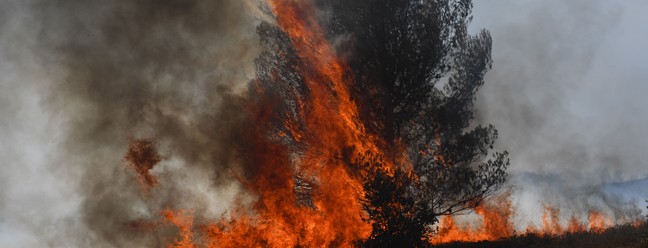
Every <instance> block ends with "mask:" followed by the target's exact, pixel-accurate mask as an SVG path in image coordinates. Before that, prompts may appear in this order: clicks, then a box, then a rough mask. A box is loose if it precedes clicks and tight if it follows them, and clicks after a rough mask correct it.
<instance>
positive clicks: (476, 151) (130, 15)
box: [66, 0, 616, 247]
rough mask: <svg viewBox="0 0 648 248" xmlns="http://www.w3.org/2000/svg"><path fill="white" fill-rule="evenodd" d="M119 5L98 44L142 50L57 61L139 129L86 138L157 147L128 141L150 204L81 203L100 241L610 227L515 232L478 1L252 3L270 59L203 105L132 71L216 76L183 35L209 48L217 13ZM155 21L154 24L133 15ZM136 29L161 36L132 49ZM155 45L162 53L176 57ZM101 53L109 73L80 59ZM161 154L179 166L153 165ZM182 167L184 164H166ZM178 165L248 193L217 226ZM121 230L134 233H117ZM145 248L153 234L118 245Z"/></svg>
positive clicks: (196, 243)
mask: <svg viewBox="0 0 648 248" xmlns="http://www.w3.org/2000/svg"><path fill="white" fill-rule="evenodd" d="M216 2H218V1H216ZM223 2H225V3H228V4H224V5H228V6H229V5H232V6H235V5H236V4H237V3H238V4H240V3H239V2H240V1H235V2H236V3H233V2H229V1H223ZM119 3H120V4H117V5H116V6H119V7H121V8H123V9H118V10H117V11H116V13H118V14H116V15H115V16H112V17H114V18H115V19H118V20H124V21H123V23H121V24H122V26H125V27H127V28H126V29H124V27H122V26H120V25H119V24H115V25H114V26H112V25H106V27H103V28H104V30H102V31H104V33H102V36H105V37H106V39H110V41H111V44H113V46H114V47H115V48H118V49H112V50H117V51H122V52H123V51H127V52H125V53H130V52H131V51H133V52H136V53H137V54H136V55H135V56H132V55H131V54H127V55H128V56H123V57H120V56H101V55H105V54H103V53H102V52H103V51H108V50H111V49H103V48H105V47H103V46H102V47H101V48H102V49H91V48H92V46H91V45H88V47H83V46H81V45H79V46H80V47H81V48H78V47H75V49H71V48H68V49H69V50H70V51H68V52H70V54H73V55H74V56H78V58H79V59H78V61H76V60H66V62H67V63H71V65H70V66H71V67H80V68H82V69H85V71H87V75H86V74H83V75H80V76H78V77H70V78H71V79H70V81H71V82H72V83H70V85H71V87H70V88H73V89H74V90H78V89H83V90H78V91H79V92H81V93H79V94H88V95H87V96H86V97H87V98H88V99H91V102H92V101H96V102H93V103H95V105H92V106H91V107H92V108H96V109H98V110H96V111H97V112H101V111H103V112H105V113H107V114H106V116H111V118H113V117H112V116H120V117H121V118H123V119H125V120H128V123H129V125H130V122H131V120H137V121H134V123H135V124H132V126H135V127H134V128H132V129H133V130H130V129H129V130H128V131H122V129H121V128H122V127H121V126H118V125H115V126H111V125H112V123H113V122H112V120H111V119H107V120H106V119H102V118H104V117H102V116H104V115H97V116H93V117H92V118H97V120H94V119H93V121H96V123H98V124H96V126H97V127H95V129H96V130H105V129H107V128H114V129H116V130H119V131H118V132H117V133H119V134H124V133H126V134H125V135H124V136H128V135H132V134H131V133H136V134H138V135H135V136H143V137H147V136H149V137H157V138H159V139H156V140H152V139H136V140H131V141H130V144H129V145H128V148H127V151H126V155H125V156H124V157H123V158H124V161H125V162H126V164H127V165H128V167H129V168H131V169H132V171H134V173H135V175H136V181H139V182H140V184H141V186H142V187H141V188H142V189H144V191H145V192H148V193H147V194H135V193H132V192H131V191H132V190H133V189H132V188H133V187H132V185H133V184H132V183H131V182H130V181H124V180H117V179H115V180H114V182H113V181H112V179H105V178H104V179H101V180H104V181H101V182H100V183H94V182H93V184H92V185H94V186H95V187H94V188H92V189H88V190H89V191H91V192H90V193H89V194H92V195H93V196H95V197H94V198H90V197H89V198H88V199H86V202H85V205H84V211H86V213H85V216H86V217H87V216H91V217H87V220H86V221H87V222H88V223H87V224H88V226H89V227H90V229H92V232H94V233H97V234H98V236H101V237H102V238H103V239H105V241H106V242H108V243H110V244H113V245H115V246H129V245H131V246H132V244H133V243H134V244H137V245H135V246H138V245H139V246H146V245H149V246H155V245H157V246H166V245H168V246H169V247H402V246H407V247H429V246H434V245H440V244H445V243H448V242H456V241H483V240H499V239H502V238H507V237H512V236H516V235H520V234H521V233H524V234H537V235H562V234H566V233H576V232H583V231H594V232H599V233H600V232H603V230H604V229H605V228H606V227H609V226H610V225H613V224H616V222H615V221H611V220H610V219H609V217H608V216H606V215H604V214H603V213H602V212H598V211H595V210H592V211H591V212H590V214H589V216H588V218H587V220H582V219H579V218H577V217H573V218H571V219H570V220H569V221H568V222H566V221H564V220H563V219H561V218H560V212H559V210H558V209H557V208H553V207H549V206H548V207H546V210H545V213H544V222H543V224H542V227H541V228H536V227H533V226H529V227H527V229H526V231H524V232H520V231H519V230H520V229H519V227H517V226H515V225H514V223H513V220H512V218H513V217H514V216H515V211H514V209H515V207H514V206H513V204H512V202H511V199H510V197H511V193H510V192H504V193H503V194H496V193H497V192H498V191H499V190H500V188H501V187H502V185H503V184H504V182H505V180H506V178H507V167H508V166H509V159H508V152H506V151H495V150H494V143H495V141H496V139H497V130H496V129H495V127H493V126H492V125H479V124H478V123H476V122H475V121H474V119H475V116H474V115H475V110H476V109H475V104H474V102H475V96H476V93H477V91H478V90H479V88H480V87H481V86H482V85H483V84H484V75H485V73H486V72H487V70H489V69H490V67H491V64H492V61H491V42H492V40H491V37H490V34H489V33H488V31H486V30H482V31H481V32H479V33H478V34H476V35H469V34H468V32H467V26H468V24H469V22H470V19H471V18H470V14H471V9H472V4H471V2H470V1H466V0H439V1H414V0H405V1H391V0H357V1H346V0H303V1H296V0H267V1H265V2H262V3H259V4H260V7H259V8H258V9H256V10H258V12H259V13H256V14H257V15H259V20H258V21H259V24H258V27H257V28H256V34H257V35H258V38H259V42H260V46H261V48H262V49H261V51H260V52H259V55H258V56H257V57H256V59H255V60H254V65H255V67H254V70H255V75H254V79H252V80H251V81H249V82H248V83H247V84H245V86H244V87H243V90H240V89H239V91H236V90H233V89H230V88H228V87H227V86H220V85H219V86H210V87H206V89H207V90H205V91H206V92H208V93H205V96H206V97H205V98H206V99H207V100H205V101H206V102H207V104H203V103H205V102H199V101H198V100H195V99H194V95H195V94H196V93H195V92H191V90H189V93H186V95H189V96H190V97H188V98H191V99H176V98H174V97H173V96H175V95H174V94H176V91H182V89H180V88H181V86H177V85H176V83H175V82H173V83H168V82H166V81H164V80H168V78H164V77H162V76H160V78H154V79H156V80H158V79H159V80H160V81H162V83H159V84H151V85H154V86H151V85H146V84H141V85H144V86H141V85H139V84H136V83H131V82H138V81H140V80H143V81H145V80H146V79H145V76H141V75H139V74H134V75H131V74H129V73H128V72H130V71H135V69H132V70H131V68H130V67H133V66H141V67H136V68H138V70H141V71H145V72H146V73H150V74H164V73H167V72H169V73H170V74H173V73H176V74H179V75H182V77H181V78H182V79H183V80H185V81H191V80H198V79H196V78H197V77H193V76H191V75H189V74H190V73H187V72H186V70H185V69H184V67H182V66H183V64H192V65H193V64H198V65H200V69H201V70H204V71H209V70H211V69H212V68H211V67H210V66H214V64H213V61H212V59H211V58H205V57H208V56H202V55H200V56H196V57H199V58H201V59H202V60H200V61H199V62H195V61H193V59H192V58H193V57H191V56H189V55H187V54H190V53H191V52H193V51H195V49H196V48H195V47H192V46H190V45H186V44H185V43H187V44H193V43H192V42H193V40H192V39H190V40H189V41H186V40H182V39H183V37H190V38H196V40H200V39H203V40H209V39H218V37H215V36H209V35H205V36H202V34H203V33H207V31H209V30H207V29H203V28H204V27H203V26H201V25H200V24H199V23H200V22H211V21H214V19H212V18H216V17H213V16H212V15H213V13H211V14H207V15H208V16H209V17H205V16H203V15H206V14H205V13H206V12H203V9H205V6H210V7H214V6H211V5H209V3H208V1H203V2H201V1H196V2H195V3H194V2H191V1H175V0H169V1H159V2H158V1H138V2H131V1H119ZM246 3H248V4H249V2H247V1H246ZM216 5H218V4H216ZM133 6H135V7H133ZM142 6H143V7H142ZM100 7H101V6H99V7H97V8H99V9H101V8H100ZM148 7H151V8H152V11H150V14H149V12H146V13H141V14H140V13H139V12H137V11H132V10H133V9H137V8H148ZM131 8H132V9H131ZM178 10H181V11H178ZM120 11H121V12H120ZM136 12H137V14H135V13H136ZM180 12H183V13H184V12H186V13H192V14H195V15H196V16H200V17H202V18H203V19H200V18H196V19H197V20H194V19H191V18H188V17H186V16H185V15H189V14H183V13H180ZM198 19H199V20H198ZM218 20H220V19H218ZM131 21H132V23H131ZM118 23H119V22H118ZM169 23H171V24H174V25H169ZM131 24H132V25H131ZM149 26H151V27H154V28H150V27H149ZM167 26H172V27H173V28H168V29H165V28H167ZM176 27H182V28H185V29H187V30H185V31H183V32H179V33H178V34H177V37H174V38H178V40H179V41H178V42H177V44H176V43H174V39H172V38H169V37H166V36H164V35H162V33H165V32H167V31H168V32H177V30H176ZM131 29H132V30H131ZM142 30H154V31H151V33H150V34H149V33H147V34H146V35H142V34H140V32H141V31H142ZM196 33H198V34H200V35H196ZM174 34H176V33H174ZM192 35H195V37H194V36H192ZM160 36H164V37H165V38H166V39H168V40H165V39H158V38H159V37H160ZM89 40H90V41H87V42H90V43H91V42H92V39H90V38H89ZM160 43H164V44H167V43H171V45H169V46H170V47H172V48H173V49H166V48H168V47H166V46H164V45H160ZM133 44H136V45H133ZM198 44H200V43H198ZM122 46H123V47H122ZM131 46H133V47H131ZM140 46H141V47H140ZM135 48H136V49H135ZM140 48H141V49H140ZM174 49H175V50H174ZM192 49H193V50H192ZM110 55H112V54H110ZM176 55H177V56H176ZM85 56H88V57H85ZM94 57H101V58H105V61H104V60H102V61H92V63H88V62H87V61H90V59H87V58H94ZM223 57H224V58H227V59H222V60H223V61H225V60H227V61H231V60H233V59H236V58H233V57H235V56H234V55H232V57H228V56H223ZM70 61H72V62H70ZM124 61H126V62H128V63H126V62H124ZM160 61H162V62H160ZM167 61H174V62H167ZM93 63H96V64H93ZM156 63H161V64H162V65H159V64H156ZM167 63H168V64H167ZM122 64H124V65H129V66H125V67H126V68H125V69H124V68H121V67H120V66H121V65H122ZM217 64H218V65H221V64H220V62H219V63H217ZM222 64H224V65H229V64H228V63H226V62H222ZM86 67H88V68H86ZM232 67H235V66H232ZM152 68H153V69H152ZM179 68H180V69H179ZM220 69H221V68H219V70H220ZM228 69H232V68H228ZM234 69H236V68H234ZM111 70H115V71H111ZM223 70H226V69H223ZM122 71H124V72H123V73H122ZM117 72H118V73H117ZM84 73H85V72H84ZM113 74H118V75H119V78H118V79H115V81H117V82H118V83H120V85H119V86H121V87H122V88H126V92H129V93H128V94H133V96H130V95H128V96H129V97H131V98H132V99H131V98H128V97H124V98H127V99H128V100H129V101H127V102H126V105H127V107H124V109H127V111H123V112H121V111H119V110H115V109H122V108H117V107H113V105H112V104H114V105H118V104H121V102H120V101H114V100H113V99H114V98H115V97H123V95H124V93H123V92H121V91H119V90H116V89H117V88H119V87H114V88H111V87H106V86H105V85H111V84H110V83H112V82H110V83H107V82H103V81H102V80H106V79H105V78H109V77H105V76H106V75H113ZM187 75H189V76H187ZM210 75H211V74H210ZM185 77H186V78H185ZM77 78H80V79H77ZM75 80H78V81H75ZM120 80H123V81H120ZM156 80H152V81H156ZM210 80H212V79H210ZM221 80H225V79H221ZM86 81H87V82H91V83H86ZM94 82H103V83H102V84H101V85H102V86H101V87H105V91H106V92H108V93H105V94H104V93H102V94H104V95H102V94H99V93H95V91H86V90H85V89H87V88H90V87H91V86H93V85H91V84H92V83H94ZM167 83H168V85H167ZM86 84H88V85H86ZM79 85H81V86H83V87H80V86H79ZM196 85H198V84H196ZM77 86H78V87H77ZM167 87H168V88H167ZM196 87H197V86H196ZM152 89H160V90H159V91H154V90H152ZM75 92H76V91H75ZM133 92H134V93H133ZM151 92H157V94H153V93H151ZM160 92H162V93H160ZM92 94H99V95H97V96H95V95H92ZM178 94H179V93H178ZM84 96H85V95H84ZM183 96H184V95H183ZM201 96H202V95H201ZM212 97H213V98H214V99H216V98H217V99H218V103H212V102H211V101H212ZM196 98H199V97H196ZM101 101H106V102H109V104H105V103H103V102H101ZM194 101H196V102H199V103H201V104H197V103H196V102H194ZM213 101H216V100H213ZM176 103H178V106H181V107H177V106H176V105H175V104H176ZM187 106H189V107H191V108H201V107H204V108H205V109H206V110H204V111H203V110H202V109H201V111H194V112H191V113H189V112H190V111H186V110H187V109H183V108H182V107H187ZM121 107H123V106H121ZM189 107H187V108H189ZM89 108H90V107H89ZM93 110H95V109H93ZM99 110H101V111H99ZM114 118H118V117H114ZM158 129H159V130H158ZM111 130H112V129H111ZM142 130H144V131H142ZM88 133H92V132H88ZM142 134H144V135H142ZM149 134H150V135H149ZM106 137H107V138H106ZM106 137H104V139H109V140H112V138H113V136H109V135H106ZM158 142H159V143H160V144H164V145H165V146H163V147H165V148H167V147H168V148H170V149H168V151H170V152H171V153H174V154H166V153H164V154H163V155H161V154H159V153H158V150H157V148H156V144H158ZM80 150H82V149H80ZM163 158H164V160H163ZM167 158H172V159H167ZM178 161H182V162H183V163H185V165H187V166H186V168H184V167H182V166H176V167H180V168H181V169H177V168H176V167H174V165H173V164H174V163H175V162H178ZM161 163H162V164H163V165H164V166H160V165H158V164H161ZM156 166H157V167H156ZM154 168H156V169H154ZM183 169H186V170H187V171H198V172H199V173H196V174H200V176H204V174H209V176H205V177H207V178H208V180H209V184H208V185H206V186H205V187H209V190H212V189H214V188H219V187H224V185H226V184H227V183H226V182H229V181H235V183H236V184H235V185H236V187H240V190H239V191H236V190H232V191H233V192H236V193H235V196H234V197H232V198H234V200H233V202H234V204H233V206H228V207H229V208H227V211H221V212H219V214H216V215H214V214H213V213H210V212H209V211H208V209H206V207H204V206H205V205H209V204H211V203H214V202H209V201H208V200H204V199H202V198H201V197H198V196H201V195H200V194H197V193H196V194H195V195H192V194H191V193H190V191H191V190H193V191H200V190H202V189H196V188H192V187H190V186H186V185H187V184H189V183H187V184H185V183H184V182H185V181H189V180H192V178H191V177H190V176H188V175H195V174H189V173H187V174H182V173H177V172H178V171H182V170H183ZM173 172H176V173H177V174H174V173H173ZM113 175H114V174H113ZM116 177H117V176H116ZM130 179H132V178H130ZM88 180H91V179H88ZM172 182H173V183H175V184H173V183H172ZM178 185H181V186H178ZM151 189H154V190H151ZM187 189H189V190H187ZM206 191H207V190H206ZM124 192H126V193H124ZM188 192H189V193H188ZM208 193H209V194H225V193H223V192H222V191H218V190H213V191H208ZM124 199H128V200H124ZM192 200H193V201H196V202H195V204H194V202H192ZM471 211H472V212H474V213H475V214H476V215H477V216H479V218H480V220H479V221H478V222H475V223H473V224H469V225H463V224H461V223H460V221H458V219H456V215H457V214H463V213H468V212H471ZM216 212H217V211H216ZM118 228H124V229H127V231H126V232H123V233H118V234H115V233H114V230H115V229H118ZM131 231H132V232H131ZM146 235H149V236H154V238H150V239H141V240H137V242H133V243H128V242H122V240H129V239H133V240H135V239H136V238H133V236H138V237H142V236H146Z"/></svg>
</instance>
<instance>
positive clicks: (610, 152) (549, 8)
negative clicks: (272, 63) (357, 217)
mask: <svg viewBox="0 0 648 248" xmlns="http://www.w3.org/2000/svg"><path fill="white" fill-rule="evenodd" d="M37 2H38V1H12V0H8V1H2V2H0V141H2V142H0V246H2V247H41V246H68V245H70V244H72V245H79V244H91V243H87V242H90V241H87V242H86V241H84V240H81V241H78V240H77V241H74V242H73V243H67V242H72V241H66V240H61V239H59V238H57V237H59V236H61V235H63V236H72V235H75V236H84V239H87V240H91V239H93V235H94V234H93V233H92V232H90V231H88V229H87V226H86V225H87V223H86V222H84V221H83V220H82V219H81V218H82V216H81V215H80V214H79V212H80V211H81V209H82V208H83V207H84V206H83V198H82V195H83V194H84V192H85V191H86V190H87V189H83V188H82V187H83V186H84V184H83V183H80V182H78V181H79V178H81V177H83V176H86V175H85V174H84V173H87V171H83V170H82V171H79V172H76V171H75V170H71V169H70V168H77V167H74V166H72V167H70V166H69V163H81V162H79V161H75V160H70V159H63V158H61V156H62V155H61V154H66V155H70V151H69V150H63V148H62V147H61V146H62V144H65V142H66V137H67V135H68V134H67V132H69V131H70V130H67V129H66V127H68V124H69V123H67V122H66V121H69V120H68V119H66V118H68V117H70V116H65V118H64V117H63V116H62V114H61V112H62V111H64V110H65V109H69V108H73V109H76V108H78V109H80V110H81V111H83V110H84V109H83V106H84V103H85V102H84V101H85V98H75V97H74V96H69V95H65V94H57V93H55V92H58V91H59V88H60V87H67V86H66V84H65V83H62V82H64V81H66V80H69V79H66V77H65V76H64V75H63V74H64V72H62V71H61V70H60V68H59V67H58V66H52V65H51V63H52V61H57V58H55V55H52V51H51V48H49V47H44V46H43V44H42V39H44V38H47V39H54V40H56V39H65V38H66V37H65V35H66V33H64V32H63V33H48V32H47V29H45V27H44V26H43V25H44V24H43V20H41V19H39V18H41V17H42V16H39V15H38V13H35V9H40V8H41V7H42V6H40V5H38V6H37V5H36V4H35V3H37ZM95 7H96V6H95ZM97 8H99V7H97ZM645 9H648V2H646V1H585V0H579V1H542V2H540V1H530V0H516V1H502V0H496V1H475V6H474V10H473V16H474V18H473V22H472V24H471V26H470V28H471V30H470V32H472V33H476V32H477V31H478V30H479V29H482V28H484V29H487V30H489V31H490V33H491V35H492V37H493V61H494V62H493V68H492V70H491V71H490V72H488V73H487V75H486V80H485V85H484V87H483V88H482V89H481V91H480V93H479V96H478V102H477V105H476V106H477V108H478V109H479V112H478V115H477V116H478V121H480V122H484V123H492V124H494V125H495V127H496V128H498V130H499V140H498V142H497V147H498V148H500V149H506V150H508V151H509V152H510V157H511V166H510V171H509V173H510V175H511V176H510V180H509V185H511V186H512V187H514V188H515V190H516V194H515V195H516V204H518V205H519V207H520V209H523V210H524V211H528V212H529V213H534V212H535V213H538V212H539V211H540V208H541V205H540V204H538V203H539V202H540V203H541V202H543V201H548V202H547V203H550V204H557V205H560V206H563V205H564V206H568V207H567V208H568V209H569V208H573V211H578V210H580V209H581V208H588V207H591V206H599V207H601V208H604V209H609V210H610V211H613V212H614V211H622V212H623V211H626V210H627V211H632V210H633V208H632V207H631V206H634V207H635V208H641V209H644V208H645V203H644V202H643V199H648V187H647V185H648V183H646V180H644V179H646V178H647V177H648V164H647V162H646V159H645V158H644V157H645V156H644V155H645V151H646V148H647V147H648V97H645V95H646V93H648V63H646V62H645V58H648V49H646V48H645V44H648V26H646V25H645V23H647V22H648V15H645V13H643V12H642V10H645ZM91 13H94V12H91ZM96 13H99V14H101V13H102V12H101V11H96ZM80 18H91V17H88V16H85V17H84V16H81V17H80ZM227 20H228V23H229V24H230V25H234V26H236V27H239V28H242V29H244V30H246V31H244V32H242V33H243V34H244V35H241V37H239V36H229V37H231V38H230V40H226V41H223V42H222V43H218V44H215V45H213V47H207V48H206V49H207V50H206V51H207V54H211V55H214V56H223V57H225V58H233V57H236V58H243V59H246V61H248V62H249V61H251V60H250V58H253V57H254V54H255V52H258V51H255V49H254V47H253V45H251V47H248V48H247V49H245V51H243V52H241V51H230V49H228V45H232V44H239V43H240V42H247V43H250V44H252V43H254V42H256V40H255V39H254V38H253V37H252V38H251V37H248V36H246V35H245V34H247V33H249V32H250V31H251V32H253V31H254V22H253V19H245V18H244V21H241V20H238V19H236V18H230V19H227ZM250 20H252V22H250ZM58 21H61V20H53V22H58ZM241 23H244V24H241ZM245 23H247V24H245ZM88 30H91V29H88ZM198 31H200V30H198ZM198 31H197V32H198ZM44 33H45V34H46V35H44ZM184 35H188V36H187V37H188V38H195V37H194V36H192V34H184ZM198 38H199V40H197V41H196V44H195V46H196V47H202V46H203V45H205V44H209V43H207V42H208V41H209V40H210V39H212V38H214V37H202V36H200V37H198ZM247 43H246V44H247ZM118 48H120V47H117V49H118ZM192 56H193V55H192ZM196 56H197V55H196ZM201 63H202V64H200V65H201V66H202V67H201V69H205V68H209V66H213V65H214V64H211V62H209V60H205V61H204V62H201ZM246 63H247V62H246ZM248 64H249V63H248ZM218 66H221V67H224V68H228V69H234V68H244V67H245V65H240V64H237V63H231V64H219V65H218ZM250 75H251V72H245V73H242V74H240V75H229V74H228V75H226V74H225V73H219V72H217V73H215V74H214V75H211V74H210V75H208V76H210V77H216V78H223V79H224V80H225V79H227V80H232V81H236V82H239V81H245V80H246V79H247V78H249V77H250ZM158 79H160V78H156V80H158ZM161 79H164V77H162V78H161ZM53 92H54V93H53ZM80 93H81V94H88V95H89V96H91V94H90V93H88V92H80ZM119 94H120V92H117V93H115V95H119ZM187 94H190V93H187ZM59 98H60V99H59ZM61 99H65V100H68V99H69V100H70V101H68V102H66V103H65V104H62V105H58V104H61V102H63V101H62V100H61ZM160 101H161V103H163V104H169V102H168V101H167V100H164V99H162V100H160ZM187 104H197V103H187ZM52 105H56V106H55V107H53V106H52ZM169 111H173V110H169ZM72 117H75V116H72ZM77 121H87V120H77ZM90 121H95V122H97V120H95V119H92V120H90ZM97 123H99V122H97ZM104 134H105V135H106V136H107V137H104V138H106V139H107V138H109V135H113V134H114V133H111V132H108V131H106V132H105V133H104ZM88 146H89V147H91V148H93V149H94V150H92V152H91V153H89V154H83V153H84V152H87V150H86V149H81V148H80V149H78V150H77V151H79V152H80V153H81V154H79V156H80V157H83V156H90V155H93V156H94V155H103V156H108V155H111V156H112V155H114V154H119V153H117V150H115V151H113V150H110V149H111V148H110V147H108V148H105V149H104V148H102V149H98V148H97V147H101V146H98V145H97V144H89V145H88ZM95 148H97V149H95ZM87 149H90V148H87ZM119 152H121V151H119ZM116 159H117V160H118V159H120V157H119V155H118V156H117V157H116ZM113 162H115V161H113ZM117 162H118V161H117ZM169 164H170V163H169ZM169 164H167V165H165V166H171V165H169ZM200 173H201V172H200V170H199V169H197V172H195V174H200ZM205 180H209V179H205ZM190 190H194V189H187V191H190ZM208 194H210V192H205V193H204V194H203V193H199V194H197V195H196V196H193V197H195V198H196V199H197V198H201V197H203V196H204V195H208ZM207 201H209V200H207ZM628 204H629V205H628ZM633 204H634V205H633ZM214 211H215V212H218V211H221V210H214Z"/></svg>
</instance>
